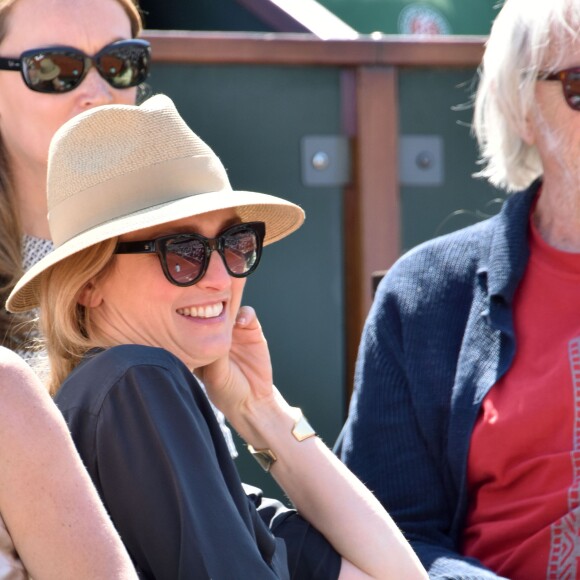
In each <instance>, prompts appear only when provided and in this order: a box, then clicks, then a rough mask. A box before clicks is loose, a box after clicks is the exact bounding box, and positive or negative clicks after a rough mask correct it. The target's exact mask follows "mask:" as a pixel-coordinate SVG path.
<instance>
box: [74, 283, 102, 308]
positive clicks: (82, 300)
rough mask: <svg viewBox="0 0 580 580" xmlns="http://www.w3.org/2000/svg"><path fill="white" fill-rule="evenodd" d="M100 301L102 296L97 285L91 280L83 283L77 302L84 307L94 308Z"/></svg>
mask: <svg viewBox="0 0 580 580" xmlns="http://www.w3.org/2000/svg"><path fill="white" fill-rule="evenodd" d="M102 301H103V297H102V295H101V293H100V292H99V289H98V286H97V285H95V283H94V281H92V280H91V281H90V282H87V283H86V284H85V287H84V288H83V289H82V290H81V291H80V294H79V297H78V299H77V302H78V303H79V304H80V305H82V306H84V307H85V308H96V307H97V306H100V304H101V302H102Z"/></svg>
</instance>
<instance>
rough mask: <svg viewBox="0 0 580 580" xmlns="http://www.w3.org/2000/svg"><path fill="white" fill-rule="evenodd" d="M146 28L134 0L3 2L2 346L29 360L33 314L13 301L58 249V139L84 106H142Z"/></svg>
mask: <svg viewBox="0 0 580 580" xmlns="http://www.w3.org/2000/svg"><path fill="white" fill-rule="evenodd" d="M141 30H142V21H141V17H140V14H139V11H138V8H137V4H136V2H135V1H134V0H46V1H43V2H38V1H37V0H0V305H1V306H2V308H1V310H0V344H2V345H4V346H6V347H8V348H11V349H14V350H16V351H17V352H18V353H19V354H21V355H22V356H24V357H25V358H29V357H30V356H31V352H32V351H30V350H27V349H26V348H25V346H26V343H27V341H28V340H29V339H30V338H31V337H33V336H34V333H33V334H32V336H31V325H30V324H23V323H24V322H26V321H28V320H29V317H22V316H19V317H15V316H14V315H10V314H9V313H8V312H7V311H6V310H5V309H4V302H5V300H6V298H7V297H8V295H9V294H10V291H11V289H12V288H13V287H14V284H15V282H16V280H18V278H19V277H20V276H21V275H22V272H23V271H24V270H26V269H28V268H29V267H30V266H31V265H32V264H34V263H35V262H36V261H37V260H39V259H40V258H42V257H43V256H44V255H45V254H46V253H48V252H49V251H50V250H51V249H52V247H53V246H52V243H51V241H50V235H49V230H48V223H47V219H46V163H47V157H48V146H49V143H50V140H51V138H52V136H53V135H54V132H55V131H56V130H57V129H58V128H59V127H60V126H61V125H62V124H63V123H64V122H65V121H67V120H69V119H70V118H71V117H74V116H75V115H77V114H78V113H80V112H82V111H85V110H87V109H90V108H91V107H95V106H98V105H105V104H111V103H134V102H135V100H136V97H137V85H139V84H140V83H142V82H143V81H144V80H145V78H146V76H147V72H148V68H149V46H148V43H146V42H145V41H144V40H135V39H136V37H137V36H138V35H139V34H140V32H141ZM55 47H67V50H62V48H58V49H57V48H55ZM21 55H22V56H21ZM83 55H89V56H93V55H98V57H97V58H95V59H93V61H92V62H90V61H86V60H85V59H84V56H83ZM88 62H90V67H89V68H88V69H87V68H86V67H87V64H88Z"/></svg>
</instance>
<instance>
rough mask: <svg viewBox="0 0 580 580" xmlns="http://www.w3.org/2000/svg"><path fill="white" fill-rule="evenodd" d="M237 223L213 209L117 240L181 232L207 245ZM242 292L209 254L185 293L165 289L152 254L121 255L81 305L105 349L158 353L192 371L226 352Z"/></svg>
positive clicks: (181, 289) (239, 281)
mask: <svg viewBox="0 0 580 580" xmlns="http://www.w3.org/2000/svg"><path fill="white" fill-rule="evenodd" d="M237 221H238V220H237V218H236V216H235V214H234V212H233V211H232V210H220V211H215V212H211V213H207V214H204V215H202V216H196V217H191V218H185V219H182V220H178V221H174V222H171V223H169V224H164V225H162V226H155V227H152V228H147V229H144V230H139V231H137V232H132V233H131V234H128V235H125V236H123V237H122V238H121V241H127V242H128V241H137V240H150V239H154V238H157V237H159V236H163V235H169V234H173V233H183V232H190V233H198V234H201V235H203V236H206V237H208V238H213V237H216V236H217V235H219V233H220V232H221V231H223V230H224V229H225V228H227V227H228V226H230V225H232V224H233V223H236V222H237ZM244 285H245V279H243V278H233V277H231V276H230V275H229V274H228V272H227V270H226V268H225V266H224V263H223V261H222V259H221V256H220V255H219V254H218V253H217V252H213V253H212V255H211V258H210V262H209V265H208V268H207V272H206V273H205V275H204V276H203V278H202V279H201V280H200V281H199V282H197V283H196V284H194V285H193V286H188V287H179V286H175V285H173V284H171V283H170V282H169V281H168V280H167V278H166V277H165V275H164V274H163V270H162V269H161V264H160V262H159V258H158V257H157V255H155V254H127V255H124V254H121V255H117V256H115V261H114V264H113V265H112V267H111V270H110V271H109V272H108V273H107V274H106V275H105V276H104V277H103V278H102V279H97V280H95V281H93V283H92V286H91V287H90V291H88V292H86V294H84V297H83V298H82V303H83V304H85V306H87V307H89V308H91V311H90V317H91V326H92V327H93V328H95V330H96V332H98V334H99V337H104V338H105V340H106V342H107V344H110V345H114V344H145V345H149V346H157V347H161V348H164V349H166V350H168V351H170V352H172V353H173V354H174V355H176V356H177V357H178V358H180V359H181V360H182V361H183V362H184V363H185V364H186V365H187V366H188V367H189V368H191V369H193V368H197V367H200V366H204V365H207V364H209V363H211V362H213V361H214V360H216V359H217V358H219V357H221V356H223V355H225V354H226V353H227V352H228V351H229V349H230V345H231V337H232V330H233V326H234V322H235V319H236V315H237V312H238V309H239V307H240V303H241V300H242V294H243V290H244Z"/></svg>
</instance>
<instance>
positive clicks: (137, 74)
mask: <svg viewBox="0 0 580 580" xmlns="http://www.w3.org/2000/svg"><path fill="white" fill-rule="evenodd" d="M149 57H150V48H149V44H148V43H145V42H142V41H139V40H127V41H120V42H115V43H113V44H110V45H109V46H106V47H105V48H104V49H103V50H101V51H100V52H99V54H98V55H97V56H96V57H95V64H96V66H97V68H98V70H99V72H100V73H101V76H102V77H103V78H104V79H105V80H106V81H107V82H108V83H109V84H110V85H111V86H112V87H114V88H116V89H126V88H128V87H136V86H137V85H139V84H141V83H142V82H143V81H145V79H146V78H147V75H148V73H149Z"/></svg>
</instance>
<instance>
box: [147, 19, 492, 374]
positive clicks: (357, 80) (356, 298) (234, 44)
mask: <svg viewBox="0 0 580 580" xmlns="http://www.w3.org/2000/svg"><path fill="white" fill-rule="evenodd" d="M144 36H145V38H147V39H148V40H150V41H151V43H152V47H153V58H154V60H155V61H156V62H165V63H195V64H256V65H279V66H307V67H310V66H313V67H315V66H333V67H338V68H339V69H340V70H341V79H342V81H341V85H342V119H343V121H342V123H343V132H344V134H346V135H348V136H349V137H350V138H351V140H352V151H353V160H352V163H353V171H352V176H353V178H352V182H351V184H350V185H349V186H348V187H347V188H346V190H345V194H344V209H345V211H344V215H345V224H344V227H345V232H348V236H349V244H347V245H345V275H346V288H345V295H346V304H347V308H346V312H345V319H346V325H347V336H346V346H347V353H346V356H347V368H346V372H347V385H350V383H351V378H352V374H353V369H354V361H355V358H356V351H357V348H358V343H359V339H360V333H361V330H362V326H363V323H364V320H365V317H366V315H367V313H368V309H369V307H370V304H371V300H372V273H373V272H374V271H375V270H384V269H388V268H389V266H390V265H391V264H392V263H393V262H394V261H395V260H396V259H397V258H398V257H399V254H400V251H401V248H400V244H401V242H400V239H401V227H400V206H399V179H398V159H397V154H398V85H397V71H398V69H400V68H402V67H435V68H449V67H464V68H473V67H476V66H477V65H478V64H479V62H480V60H481V57H482V55H483V47H484V42H485V38H484V37H461V36H441V37H429V38H427V37H425V38H419V37H414V36H410V37H404V36H379V37H377V38H374V37H373V38H371V37H362V38H358V39H357V40H320V39H319V38H317V37H316V36H314V35H310V34H293V33H288V34H282V33H270V34H255V33H211V32H207V33H203V32H185V31H184V32H178V31H157V30H147V31H145V34H144ZM385 160H386V161H385Z"/></svg>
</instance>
